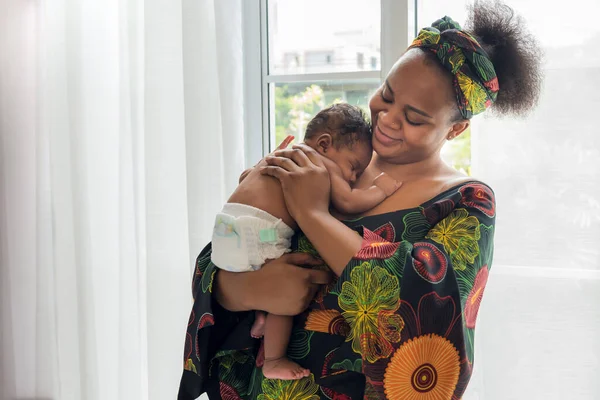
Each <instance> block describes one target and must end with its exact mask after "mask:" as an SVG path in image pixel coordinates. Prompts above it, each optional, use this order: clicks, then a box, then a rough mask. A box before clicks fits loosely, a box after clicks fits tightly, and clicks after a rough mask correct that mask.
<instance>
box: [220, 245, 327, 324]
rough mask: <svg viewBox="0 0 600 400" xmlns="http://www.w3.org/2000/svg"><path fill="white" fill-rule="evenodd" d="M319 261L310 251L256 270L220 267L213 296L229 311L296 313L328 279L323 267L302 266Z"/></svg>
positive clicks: (289, 255) (295, 254)
mask: <svg viewBox="0 0 600 400" xmlns="http://www.w3.org/2000/svg"><path fill="white" fill-rule="evenodd" d="M321 264H323V262H322V261H321V260H318V259H316V258H314V257H312V256H311V255H309V254H304V253H291V254H286V255H284V256H282V257H280V258H278V259H277V260H272V261H269V262H267V263H266V264H265V265H264V266H263V267H262V268H261V269H260V270H258V271H253V272H228V271H219V273H218V274H216V276H215V282H214V285H215V296H216V300H217V301H218V302H219V304H221V306H223V308H225V309H227V310H229V311H249V310H263V311H267V312H269V313H272V314H277V315H297V314H299V313H301V312H302V311H304V310H305V309H306V307H308V303H309V302H310V301H311V300H312V298H313V297H314V295H315V293H316V291H317V289H318V288H319V285H324V284H327V283H328V282H329V281H330V280H331V276H330V274H328V273H327V272H325V271H319V270H314V269H309V268H302V267H301V266H317V265H321Z"/></svg>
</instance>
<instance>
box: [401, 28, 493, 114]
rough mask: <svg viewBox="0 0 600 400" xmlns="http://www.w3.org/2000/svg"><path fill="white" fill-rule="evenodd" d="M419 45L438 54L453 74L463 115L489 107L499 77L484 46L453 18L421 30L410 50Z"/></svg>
mask: <svg viewBox="0 0 600 400" xmlns="http://www.w3.org/2000/svg"><path fill="white" fill-rule="evenodd" d="M415 47H420V48H423V49H427V50H430V51H432V52H433V53H435V55H436V56H437V58H438V60H439V61H440V62H441V63H442V65H443V66H444V68H446V69H447V70H448V71H450V72H451V73H452V75H453V76H454V79H453V84H454V91H455V93H456V102H457V104H458V108H459V110H460V113H461V114H462V116H463V118H466V119H469V118H471V117H472V116H473V115H477V114H479V113H481V112H483V111H485V110H486V108H488V107H489V106H491V105H492V103H493V102H494V101H496V97H497V96H498V90H499V86H498V77H497V76H496V70H495V69H494V65H493V64H492V62H491V60H490V58H489V57H488V55H487V53H486V52H485V50H483V48H482V47H481V45H480V44H479V43H478V42H477V40H475V38H473V37H472V36H471V35H470V34H469V33H467V32H465V31H463V30H462V29H461V28H460V25H459V24H458V23H457V22H455V21H453V20H452V18H450V17H444V18H442V19H438V20H437V21H435V22H434V23H433V24H432V26H431V27H428V28H424V29H421V31H420V32H419V36H417V38H416V39H415V40H414V41H413V43H412V44H411V45H410V47H409V49H411V48H415Z"/></svg>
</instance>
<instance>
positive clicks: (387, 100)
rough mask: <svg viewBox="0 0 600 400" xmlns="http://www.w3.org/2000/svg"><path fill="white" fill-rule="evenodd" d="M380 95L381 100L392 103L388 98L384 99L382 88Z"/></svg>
mask: <svg viewBox="0 0 600 400" xmlns="http://www.w3.org/2000/svg"><path fill="white" fill-rule="evenodd" d="M380 96H381V100H383V102H384V103H388V104H391V103H393V100H390V99H386V98H385V96H384V95H383V90H382V91H381V94H380Z"/></svg>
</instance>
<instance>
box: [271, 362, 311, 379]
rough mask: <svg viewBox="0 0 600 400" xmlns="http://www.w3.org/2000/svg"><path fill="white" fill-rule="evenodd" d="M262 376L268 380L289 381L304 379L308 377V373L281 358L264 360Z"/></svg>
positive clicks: (304, 369)
mask: <svg viewBox="0 0 600 400" xmlns="http://www.w3.org/2000/svg"><path fill="white" fill-rule="evenodd" d="M263 375H264V376H265V378H269V379H283V380H286V381H290V380H296V379H301V378H305V377H307V376H309V375H310V371H309V370H307V369H306V368H302V367H301V366H299V365H298V364H296V363H295V362H293V361H290V360H288V359H287V358H286V357H282V358H277V359H275V360H265V364H264V365H263Z"/></svg>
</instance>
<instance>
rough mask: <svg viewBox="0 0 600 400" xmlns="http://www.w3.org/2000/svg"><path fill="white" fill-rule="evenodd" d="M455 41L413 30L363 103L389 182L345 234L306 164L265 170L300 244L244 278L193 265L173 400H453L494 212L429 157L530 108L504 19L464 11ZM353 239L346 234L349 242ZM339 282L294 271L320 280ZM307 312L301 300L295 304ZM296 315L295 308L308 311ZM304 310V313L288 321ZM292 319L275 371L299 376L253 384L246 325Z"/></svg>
mask: <svg viewBox="0 0 600 400" xmlns="http://www.w3.org/2000/svg"><path fill="white" fill-rule="evenodd" d="M469 22H470V23H469V29H468V32H469V33H467V31H463V30H460V27H459V26H458V25H457V24H456V23H455V22H454V21H452V20H451V19H450V18H448V17H445V18H443V19H441V20H438V21H436V23H434V25H433V27H430V28H425V29H424V30H422V31H421V32H420V34H419V36H418V37H417V39H415V41H414V42H413V45H412V46H411V47H410V48H409V50H408V51H407V52H406V53H405V54H404V55H403V56H402V57H401V58H400V59H399V60H398V62H397V63H396V64H395V65H394V67H393V68H392V70H391V71H390V72H389V74H388V76H387V78H386V80H385V83H384V84H383V85H382V87H381V88H380V89H379V90H378V91H377V93H376V94H375V95H374V96H373V98H372V99H371V101H370V104H369V107H370V109H371V117H372V125H373V149H374V151H375V153H376V154H375V155H374V157H373V159H372V161H371V164H370V165H369V167H368V168H367V170H366V171H365V172H364V174H363V175H362V176H361V177H360V178H359V180H358V182H357V186H358V187H360V186H365V185H368V184H369V183H370V182H372V181H373V179H374V177H375V176H377V175H378V174H380V173H381V172H386V173H387V174H389V175H390V176H392V177H393V178H395V179H396V180H398V181H401V182H403V185H402V187H401V188H400V189H399V190H398V192H397V193H396V194H394V195H393V196H391V197H390V198H388V199H387V200H386V201H384V202H383V203H381V204H380V205H379V206H377V207H375V208H374V209H372V210H370V211H369V212H367V213H365V214H364V215H361V216H360V217H359V218H355V219H353V220H346V221H343V222H340V221H339V220H338V219H336V218H334V217H333V216H332V215H331V214H330V212H329V191H328V188H329V177H328V175H327V172H326V169H325V168H324V166H323V165H322V163H321V162H320V161H319V159H318V158H317V157H315V155H314V152H313V150H312V149H310V148H306V147H301V146H295V148H294V149H289V150H279V151H277V152H275V153H274V155H273V156H269V157H267V162H268V164H269V166H268V167H264V169H263V171H262V172H263V173H265V174H268V175H271V176H273V177H275V178H276V179H278V180H279V181H280V182H281V185H282V188H283V191H284V196H285V200H286V204H287V206H288V210H289V211H290V213H291V215H292V217H293V218H294V219H295V220H296V221H297V223H298V224H299V226H300V228H301V229H302V232H303V234H301V235H299V237H298V238H297V240H296V243H295V249H297V251H298V252H297V253H294V254H288V255H286V256H283V257H281V258H280V259H278V260H274V261H272V262H270V263H268V264H266V265H265V266H264V267H263V268H262V269H261V270H260V271H257V272H251V273H237V274H232V273H227V272H225V271H219V273H218V274H216V271H217V269H216V268H215V267H214V266H213V265H212V264H210V247H207V248H206V249H204V250H203V252H202V253H201V254H200V256H199V257H198V261H197V268H196V277H195V279H194V295H195V302H194V308H193V310H192V315H191V317H190V322H189V326H188V335H187V342H186V350H185V352H186V353H185V371H184V375H183V378H182V382H181V387H180V393H179V398H180V399H192V398H196V397H197V396H198V395H199V394H200V393H202V392H204V391H206V392H208V393H209V396H210V398H211V399H213V398H214V399H218V398H222V399H241V398H244V399H255V398H259V399H264V400H267V399H269V400H275V399H279V400H280V399H319V398H322V399H359V398H365V399H385V398H388V399H413V398H415V399H416V398H435V399H459V398H460V397H461V396H462V394H463V393H464V391H465V388H466V386H467V383H468V381H469V378H470V376H471V370H472V366H473V343H474V342H473V341H474V328H475V325H476V317H477V312H478V308H479V304H480V302H481V298H482V295H483V290H484V288H485V284H486V281H487V278H488V272H489V268H490V266H491V262H492V254H493V236H494V222H495V200H494V194H493V191H492V190H491V189H490V188H489V187H488V186H487V185H485V184H483V183H481V182H478V181H475V180H473V179H471V178H469V177H466V176H464V175H462V174H460V173H459V172H457V171H455V170H454V169H452V168H451V167H449V166H447V165H446V164H444V163H443V161H442V160H441V157H440V150H441V148H442V146H443V144H444V143H445V141H446V140H452V139H454V138H455V137H457V136H458V135H460V134H461V133H463V132H464V131H465V129H467V128H468V126H469V120H470V118H471V117H472V116H473V115H475V114H478V113H480V112H483V111H484V110H486V109H487V108H488V107H492V108H493V109H495V110H496V111H497V112H498V113H500V114H509V113H513V114H523V113H525V112H526V111H528V110H530V109H531V108H532V107H533V106H534V105H535V103H536V100H537V97H538V92H539V86H540V75H539V71H540V69H539V57H538V50H537V47H536V44H535V41H534V40H533V38H532V37H531V36H530V35H528V34H527V33H526V32H524V31H523V25H522V22H521V21H519V20H518V19H514V18H513V14H512V10H511V9H510V8H508V7H506V6H502V5H499V4H498V3H493V4H479V3H478V4H477V8H476V9H472V10H471V15H470V21H469ZM357 232H358V233H359V234H357ZM317 254H318V255H319V256H320V257H321V259H322V260H324V261H325V262H326V263H327V265H329V266H330V267H332V269H334V270H339V269H342V268H344V272H343V273H342V275H341V276H339V277H336V279H334V280H333V281H332V282H331V283H329V284H327V285H323V286H321V288H320V289H319V291H318V293H317V295H316V297H314V299H313V295H314V293H315V291H316V290H317V288H318V287H319V285H320V284H325V283H327V282H328V280H329V277H328V275H327V273H326V272H324V271H321V270H318V269H312V270H311V269H303V268H299V267H298V266H300V265H305V266H306V265H313V266H314V265H318V264H321V262H319V261H318V260H317V259H316V258H313V257H312V255H317ZM311 299H313V300H312V301H311ZM309 303H310V304H309ZM307 305H308V310H307V311H306V312H303V311H304V309H305V308H306V306H307ZM255 309H258V310H265V311H268V312H272V313H275V314H284V315H295V314H297V313H301V312H302V314H301V315H299V316H298V317H297V318H296V322H295V328H294V331H293V333H292V338H291V341H290V346H289V350H288V356H289V357H290V358H291V359H293V360H295V361H296V362H298V363H299V364H300V365H302V366H303V367H305V368H308V369H310V371H311V372H312V375H311V376H310V377H309V378H305V379H302V380H299V381H277V380H267V379H263V377H262V373H261V369H260V366H261V362H262V360H261V356H260V354H261V352H260V351H259V349H258V347H259V342H258V341H256V340H254V339H252V338H251V337H250V335H249V333H248V331H249V326H250V324H251V323H252V318H253V313H249V312H248V311H250V310H255Z"/></svg>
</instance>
